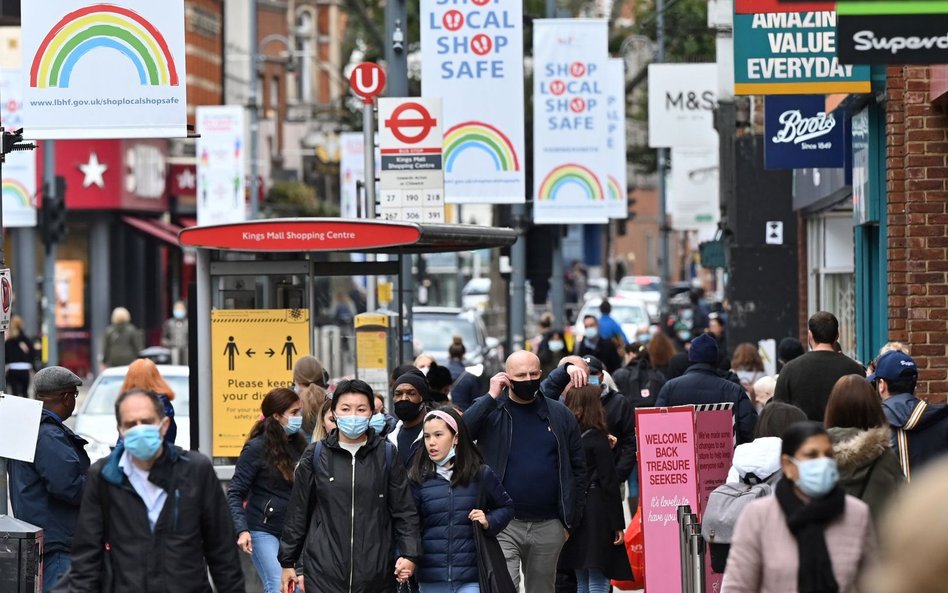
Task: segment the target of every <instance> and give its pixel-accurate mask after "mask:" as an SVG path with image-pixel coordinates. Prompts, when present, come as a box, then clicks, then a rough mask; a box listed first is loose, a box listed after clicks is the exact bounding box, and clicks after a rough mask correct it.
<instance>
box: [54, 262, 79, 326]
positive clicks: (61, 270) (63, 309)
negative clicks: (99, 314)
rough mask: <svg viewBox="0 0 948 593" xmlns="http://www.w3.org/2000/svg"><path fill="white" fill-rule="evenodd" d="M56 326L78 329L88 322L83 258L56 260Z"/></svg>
mask: <svg viewBox="0 0 948 593" xmlns="http://www.w3.org/2000/svg"><path fill="white" fill-rule="evenodd" d="M54 273H55V274H56V279H55V283H54V284H55V289H56V327H60V328H64V329H77V328H80V327H82V326H84V325H85V324H86V312H85V294H86V286H85V282H86V279H85V264H84V263H83V261H82V260H81V259H60V260H56V268H55V272H54Z"/></svg>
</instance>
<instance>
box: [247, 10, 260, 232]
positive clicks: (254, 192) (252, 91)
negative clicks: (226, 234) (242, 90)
mask: <svg viewBox="0 0 948 593" xmlns="http://www.w3.org/2000/svg"><path fill="white" fill-rule="evenodd" d="M247 23H248V25H249V27H250V39H248V41H247V52H248V53H249V54H250V72H249V74H250V78H249V80H248V81H247V84H248V97H249V100H248V101H247V106H248V107H249V108H250V219H251V220H256V219H257V218H258V217H259V216H260V199H259V198H260V196H259V193H260V182H259V179H258V171H257V154H258V152H257V143H258V142H259V140H260V116H259V112H258V110H257V100H258V93H257V85H258V79H259V76H258V75H257V61H258V55H257V0H250V16H249V17H248V18H247Z"/></svg>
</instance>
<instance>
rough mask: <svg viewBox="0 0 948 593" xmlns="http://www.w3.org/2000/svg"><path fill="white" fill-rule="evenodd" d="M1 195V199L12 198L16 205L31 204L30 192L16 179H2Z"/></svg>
mask: <svg viewBox="0 0 948 593" xmlns="http://www.w3.org/2000/svg"><path fill="white" fill-rule="evenodd" d="M0 195H2V198H3V201H4V202H6V201H7V200H12V201H13V202H14V203H16V204H17V205H18V206H32V205H33V199H32V197H31V196H30V192H29V191H28V190H27V189H26V186H25V185H23V184H22V183H20V182H19V181H17V180H16V179H4V180H3V184H2V192H0Z"/></svg>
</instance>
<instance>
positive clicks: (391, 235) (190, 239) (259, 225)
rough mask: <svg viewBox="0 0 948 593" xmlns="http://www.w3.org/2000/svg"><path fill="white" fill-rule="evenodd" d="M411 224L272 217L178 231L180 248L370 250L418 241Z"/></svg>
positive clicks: (419, 232) (417, 231) (419, 235)
mask: <svg viewBox="0 0 948 593" xmlns="http://www.w3.org/2000/svg"><path fill="white" fill-rule="evenodd" d="M420 238H421V230H420V229H419V228H418V227H416V226H415V225H412V224H393V223H376V222H371V221H359V222H354V221H345V220H340V219H309V220H302V219H274V220H260V221H252V222H244V223H234V224H222V225H215V226H205V227H190V228H186V229H184V230H182V231H181V234H180V235H179V237H178V242H179V243H180V244H181V245H182V246H183V247H196V248H203V249H229V250H234V251H281V252H282V251H370V250H373V249H382V248H387V247H399V246H404V245H412V244H414V243H417V242H418V240H419V239H420Z"/></svg>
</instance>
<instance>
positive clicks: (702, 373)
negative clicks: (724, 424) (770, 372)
mask: <svg viewBox="0 0 948 593" xmlns="http://www.w3.org/2000/svg"><path fill="white" fill-rule="evenodd" d="M727 402H731V403H733V404H734V431H735V433H736V434H737V444H738V445H740V444H742V443H749V442H751V441H752V440H754V427H755V426H756V425H757V411H756V410H754V406H753V404H751V400H750V398H749V397H747V393H745V391H744V388H743V387H741V386H740V385H738V384H736V383H732V382H730V381H728V380H727V379H722V378H721V376H720V375H719V374H718V372H717V369H716V368H715V367H714V366H712V365H709V364H704V363H695V364H693V365H691V366H690V367H688V370H687V371H686V372H685V374H684V375H682V376H681V377H678V378H677V379H672V380H671V381H669V382H668V383H665V386H664V387H662V390H661V391H660V392H659V394H658V400H656V401H655V407H657V408H664V407H667V406H686V405H689V404H719V403H727Z"/></svg>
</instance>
